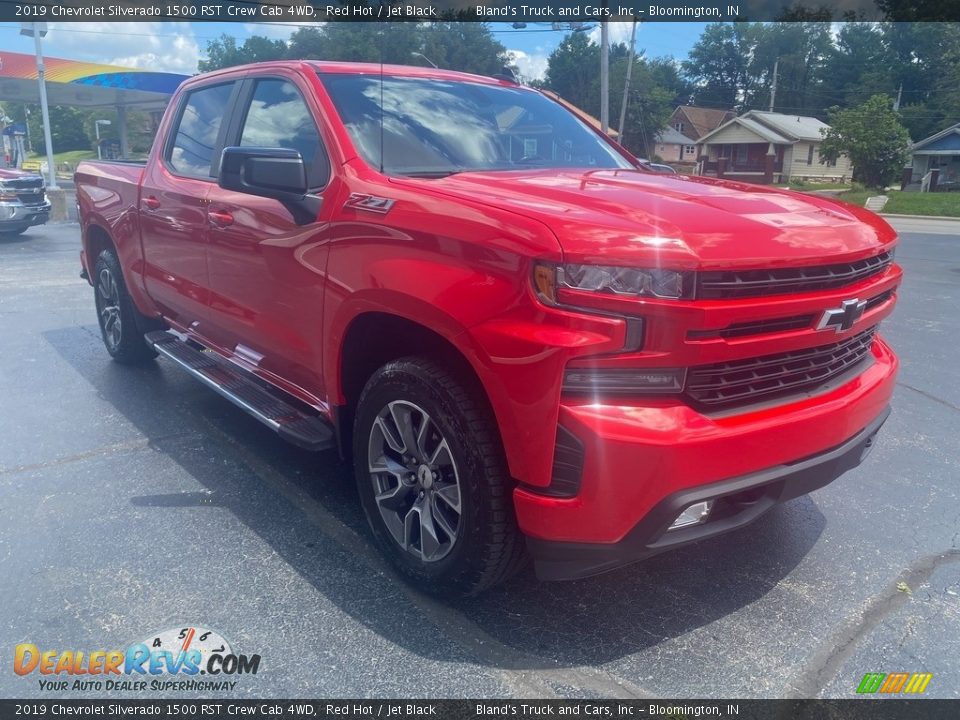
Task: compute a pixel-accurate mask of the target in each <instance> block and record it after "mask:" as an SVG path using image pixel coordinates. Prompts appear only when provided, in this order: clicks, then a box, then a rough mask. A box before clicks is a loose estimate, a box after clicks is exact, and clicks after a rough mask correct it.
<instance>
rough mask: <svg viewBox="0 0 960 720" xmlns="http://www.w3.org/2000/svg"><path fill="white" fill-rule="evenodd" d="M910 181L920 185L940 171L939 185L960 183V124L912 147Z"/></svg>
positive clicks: (938, 176) (938, 175)
mask: <svg viewBox="0 0 960 720" xmlns="http://www.w3.org/2000/svg"><path fill="white" fill-rule="evenodd" d="M910 168H911V173H910V175H911V177H910V181H911V182H914V183H919V182H922V181H923V178H924V176H926V175H927V173H929V172H931V171H932V170H938V171H939V172H938V173H937V185H938V186H944V185H946V186H949V185H956V184H957V183H958V182H960V123H957V124H956V125H951V126H950V127H948V128H946V129H944V130H941V131H940V132H938V133H934V134H933V135H931V136H930V137H928V138H925V139H923V140H921V141H919V142H915V143H914V144H913V145H911V146H910Z"/></svg>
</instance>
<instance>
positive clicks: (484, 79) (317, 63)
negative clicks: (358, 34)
mask: <svg viewBox="0 0 960 720" xmlns="http://www.w3.org/2000/svg"><path fill="white" fill-rule="evenodd" d="M305 65H306V66H308V67H311V68H313V69H314V70H315V71H317V72H324V73H339V74H349V75H379V74H380V73H381V72H382V73H383V74H384V75H392V76H394V77H396V76H400V77H412V78H431V79H435V80H453V81H460V82H474V83H484V84H487V85H503V86H507V87H521V86H520V85H518V84H517V83H515V82H511V81H510V80H505V79H501V78H494V77H488V76H486V75H474V74H472V73H465V72H457V71H456V70H444V69H442V68H432V67H422V66H419V65H388V64H384V65H381V64H380V63H363V62H334V61H332V60H270V61H267V62H259V63H249V64H247V65H235V66H233V67H229V68H223V69H222V70H213V71H211V72H208V73H202V74H200V75H196V76H194V77H193V78H191V80H189V81H187V82H192V81H193V80H196V79H199V78H201V77H203V78H206V77H212V76H215V75H233V74H235V73H244V72H249V71H250V70H266V69H269V68H287V69H294V70H296V69H302V68H303V67H304V66H305Z"/></svg>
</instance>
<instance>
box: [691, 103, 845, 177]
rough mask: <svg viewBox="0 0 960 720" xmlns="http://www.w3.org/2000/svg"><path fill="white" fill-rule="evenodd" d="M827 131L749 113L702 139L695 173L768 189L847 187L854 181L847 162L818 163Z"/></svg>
mask: <svg viewBox="0 0 960 720" xmlns="http://www.w3.org/2000/svg"><path fill="white" fill-rule="evenodd" d="M829 128H830V126H829V125H827V124H826V123H824V122H822V121H820V120H818V119H817V118H814V117H808V116H805V115H784V114H782V113H774V112H765V111H762V110H750V111H749V112H746V113H744V114H743V115H740V116H739V117H735V118H733V119H731V120H728V121H727V122H725V123H723V124H722V125H720V126H719V127H718V128H716V129H715V130H713V131H711V132H709V133H707V134H705V135H703V136H702V137H701V138H700V140H699V141H698V143H697V149H698V153H699V154H698V173H699V174H700V175H709V176H713V177H724V178H729V179H732V180H743V181H746V182H755V183H766V184H770V183H785V182H790V181H791V180H813V181H821V182H845V181H848V180H850V179H851V178H852V176H853V166H852V165H851V164H850V160H849V158H847V157H844V156H841V157H840V158H838V159H837V160H836V161H834V162H827V161H825V160H821V159H820V144H821V142H822V141H823V133H824V132H825V131H826V130H828V129H829Z"/></svg>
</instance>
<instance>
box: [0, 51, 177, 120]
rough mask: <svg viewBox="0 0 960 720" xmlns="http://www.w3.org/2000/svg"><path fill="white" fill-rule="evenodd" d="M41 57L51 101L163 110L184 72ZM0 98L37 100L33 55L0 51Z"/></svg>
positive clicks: (35, 67)
mask: <svg viewBox="0 0 960 720" xmlns="http://www.w3.org/2000/svg"><path fill="white" fill-rule="evenodd" d="M43 62H44V68H45V75H46V85H47V98H48V101H49V103H50V104H51V105H69V106H71V107H100V106H112V107H125V108H130V109H131V110H133V109H136V110H162V109H164V108H165V107H166V105H167V102H168V101H169V100H170V96H171V95H172V94H173V92H174V90H176V89H177V86H179V85H180V83H182V82H183V81H184V80H186V79H187V78H188V77H189V75H178V74H176V73H163V72H149V71H146V70H137V69H136V68H126V67H120V66H118V65H100V64H97V63H88V62H80V61H78V60H63V59H61V58H53V57H45V58H44V61H43ZM0 98H3V99H4V100H10V101H13V102H27V103H37V102H39V101H40V92H39V88H38V85H37V60H36V58H35V57H34V56H33V55H27V54H24V53H14V52H6V51H0Z"/></svg>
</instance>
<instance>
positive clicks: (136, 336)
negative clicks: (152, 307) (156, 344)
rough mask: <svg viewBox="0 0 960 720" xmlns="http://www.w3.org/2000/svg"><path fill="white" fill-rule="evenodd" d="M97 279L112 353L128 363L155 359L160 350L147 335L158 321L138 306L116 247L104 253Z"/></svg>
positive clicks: (106, 342)
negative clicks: (125, 278) (131, 293)
mask: <svg viewBox="0 0 960 720" xmlns="http://www.w3.org/2000/svg"><path fill="white" fill-rule="evenodd" d="M93 279H94V283H93V288H94V290H93V292H94V298H95V300H96V305H97V320H98V321H99V323H100V334H101V336H102V337H103V344H104V345H105V346H106V348H107V352H108V353H110V356H111V357H112V358H113V359H114V360H116V361H117V362H119V363H124V364H127V365H135V364H137V363H142V362H146V361H148V360H150V359H152V358H155V357H156V356H157V353H156V351H155V350H154V349H153V348H152V347H151V346H149V345H147V341H146V340H145V339H144V337H143V335H144V333H145V332H147V331H148V330H153V329H156V328H155V326H156V325H157V322H156V321H155V320H152V319H150V318H148V317H146V316H145V315H142V314H141V313H140V311H139V310H137V308H136V306H134V304H133V300H132V299H131V298H130V294H129V293H128V292H127V286H126V284H124V282H123V274H122V273H121V272H120V261H119V260H117V256H116V254H115V253H114V252H113V250H104V251H103V252H101V253H100V256H99V257H98V258H97V264H96V266H95V268H94V278H93Z"/></svg>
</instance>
